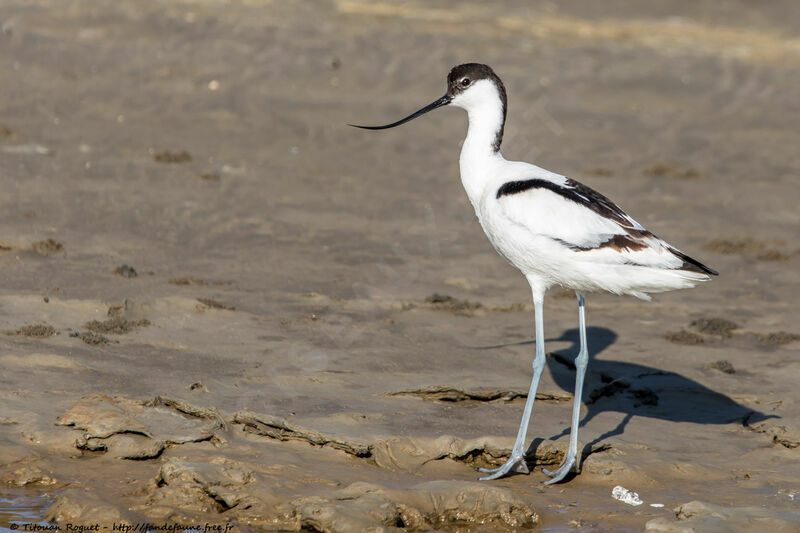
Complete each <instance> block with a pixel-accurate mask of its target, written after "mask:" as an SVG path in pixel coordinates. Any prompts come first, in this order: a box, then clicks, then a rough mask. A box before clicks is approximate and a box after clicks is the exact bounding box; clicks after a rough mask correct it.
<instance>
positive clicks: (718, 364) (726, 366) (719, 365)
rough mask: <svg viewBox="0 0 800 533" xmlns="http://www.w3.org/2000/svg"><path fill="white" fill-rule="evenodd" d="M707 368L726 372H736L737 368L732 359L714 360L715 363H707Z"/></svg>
mask: <svg viewBox="0 0 800 533" xmlns="http://www.w3.org/2000/svg"><path fill="white" fill-rule="evenodd" d="M706 368H708V369H711V370H718V371H720V372H723V373H725V374H735V373H736V369H735V368H734V367H733V365H732V364H731V363H730V361H726V360H725V359H721V360H719V361H714V362H713V363H709V364H708V365H706Z"/></svg>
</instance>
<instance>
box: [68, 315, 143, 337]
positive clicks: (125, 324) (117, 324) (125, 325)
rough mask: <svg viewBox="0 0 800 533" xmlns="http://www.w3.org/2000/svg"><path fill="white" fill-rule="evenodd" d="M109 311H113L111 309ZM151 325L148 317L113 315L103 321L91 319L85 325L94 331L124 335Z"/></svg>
mask: <svg viewBox="0 0 800 533" xmlns="http://www.w3.org/2000/svg"><path fill="white" fill-rule="evenodd" d="M109 311H111V309H109ZM149 325H150V321H149V320H147V319H146V318H141V319H139V320H128V319H126V318H122V317H120V316H112V317H111V318H109V319H107V320H104V321H102V322H100V321H99V320H90V321H89V322H87V323H86V324H84V325H83V327H85V328H86V329H88V330H89V331H92V332H94V333H113V334H115V335H122V334H125V333H129V332H131V331H133V330H135V329H138V328H141V327H145V326H149Z"/></svg>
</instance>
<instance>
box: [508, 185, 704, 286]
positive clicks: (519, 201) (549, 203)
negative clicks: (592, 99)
mask: <svg viewBox="0 0 800 533" xmlns="http://www.w3.org/2000/svg"><path fill="white" fill-rule="evenodd" d="M495 197H496V200H497V202H498V204H499V205H500V211H501V215H502V216H503V217H504V218H505V219H506V221H507V222H509V223H511V224H513V225H515V226H518V227H519V226H521V227H523V228H524V229H525V230H526V231H527V232H529V233H530V234H532V235H534V236H537V237H545V238H548V239H550V240H552V241H553V242H554V243H557V244H559V245H561V246H563V247H564V248H566V249H569V250H571V251H573V252H576V253H575V254H574V255H573V256H572V257H573V259H577V260H585V261H590V262H595V263H607V264H634V265H641V266H650V267H657V268H668V269H681V270H695V271H704V272H706V273H711V272H708V270H710V269H707V267H703V266H702V265H700V264H699V263H697V262H696V261H694V260H692V259H691V258H689V257H688V256H686V255H685V254H683V253H682V252H680V251H679V250H677V249H675V248H673V247H672V246H670V245H669V244H668V243H666V242H665V241H663V240H661V239H659V238H658V237H656V236H655V235H653V234H652V233H650V232H649V231H647V230H646V229H645V228H644V227H643V226H642V225H641V224H639V223H638V222H636V221H635V220H634V219H633V218H631V217H630V216H629V215H628V214H626V213H625V212H624V211H623V210H622V209H620V207H619V206H617V205H616V204H615V203H614V202H612V201H611V200H609V199H608V198H606V197H605V196H603V195H602V194H600V193H599V192H597V191H595V190H594V189H591V188H590V187H587V186H586V185H583V184H582V183H579V182H577V181H575V180H571V179H568V178H561V180H560V181H557V180H553V179H547V178H532V179H522V180H518V181H510V182H507V183H504V184H503V185H502V186H500V187H499V188H498V189H497V191H496V193H495ZM712 272H713V271H712Z"/></svg>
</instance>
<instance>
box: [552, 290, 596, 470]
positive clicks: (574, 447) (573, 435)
mask: <svg viewBox="0 0 800 533" xmlns="http://www.w3.org/2000/svg"><path fill="white" fill-rule="evenodd" d="M575 294H576V295H577V296H578V320H579V321H580V335H581V349H580V352H578V357H576V358H575V398H574V399H573V401H572V402H573V403H572V429H571V430H570V434H569V448H568V449H567V456H566V457H565V458H564V462H563V463H562V465H561V466H560V467H559V469H558V470H556V471H554V472H551V471H550V470H546V469H543V471H544V473H545V474H547V475H548V476H550V477H552V478H553V479H550V480H548V481H546V482H545V485H550V484H552V483H558V482H559V481H561V480H562V479H564V477H565V476H566V475H567V474H568V473H569V471H570V469H572V466H573V465H574V464H575V460H576V458H577V456H578V424H579V422H580V416H581V395H582V393H583V377H584V375H586V367H587V366H588V364H589V350H588V349H587V347H586V312H585V311H584V299H585V294H584V293H582V292H576V293H575ZM579 466H580V465H579Z"/></svg>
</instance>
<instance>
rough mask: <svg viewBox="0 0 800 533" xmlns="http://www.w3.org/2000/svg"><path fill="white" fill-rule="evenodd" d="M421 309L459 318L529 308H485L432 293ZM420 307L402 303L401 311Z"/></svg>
mask: <svg viewBox="0 0 800 533" xmlns="http://www.w3.org/2000/svg"><path fill="white" fill-rule="evenodd" d="M421 306H422V307H426V308H428V309H434V310H436V311H445V312H448V313H453V314H454V315H459V316H467V317H471V316H476V315H482V314H484V313H486V312H499V313H508V312H518V311H528V310H530V309H531V307H530V306H529V305H527V304H524V303H515V304H511V305H507V306H487V305H484V304H482V303H480V302H471V301H469V300H461V299H458V298H455V297H453V296H450V295H447V294H439V293H434V294H432V295H430V296H428V297H427V298H425V301H424V302H423V303H422V304H421ZM417 307H420V304H418V303H416V302H405V303H403V310H408V309H415V308H417Z"/></svg>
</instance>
